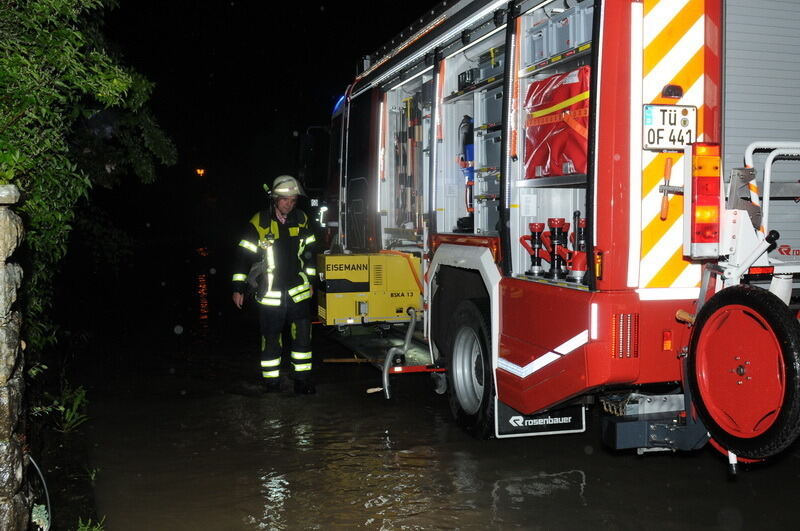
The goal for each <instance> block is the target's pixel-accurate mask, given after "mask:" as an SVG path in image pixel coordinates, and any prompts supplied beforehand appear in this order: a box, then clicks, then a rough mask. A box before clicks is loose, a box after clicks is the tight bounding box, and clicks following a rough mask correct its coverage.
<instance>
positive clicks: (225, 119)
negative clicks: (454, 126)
mask: <svg viewBox="0 0 800 531" xmlns="http://www.w3.org/2000/svg"><path fill="white" fill-rule="evenodd" d="M431 5H433V2H431V1H430V0H428V1H424V2H420V1H412V2H404V3H402V4H399V3H395V2H392V3H389V2H368V1H364V0H357V1H348V2H334V3H319V2H297V1H295V2H267V1H260V0H259V1H256V0H249V1H239V0H225V1H221V0H211V1H198V0H194V1H193V0H170V1H163V0H121V2H120V6H119V8H117V9H115V10H113V11H112V12H111V13H110V15H109V16H108V17H107V26H106V33H107V35H108V37H109V40H110V41H112V42H114V43H115V44H116V45H117V46H118V47H119V51H120V52H121V53H122V54H123V56H124V59H125V61H126V62H127V63H128V64H130V65H131V66H133V67H134V68H136V69H137V70H138V71H140V72H142V73H143V74H145V75H146V76H147V77H148V78H149V79H150V80H152V81H154V82H155V83H156V87H155V90H154V92H153V95H152V100H151V105H152V108H153V110H154V112H155V114H156V116H157V117H158V120H159V123H160V124H161V126H162V127H163V128H164V129H165V131H166V132H167V133H168V134H169V135H170V136H171V137H172V138H173V140H174V141H175V143H176V145H177V148H178V154H179V160H178V164H177V165H176V166H174V167H172V168H167V169H164V170H162V171H161V172H160V173H161V175H160V179H159V180H160V182H159V183H158V184H156V185H154V186H140V185H129V186H126V187H123V189H122V190H120V191H119V192H118V193H117V194H116V197H115V199H114V200H116V199H119V200H120V201H121V208H123V209H125V208H127V205H133V210H132V211H131V212H129V213H128V214H127V215H126V216H125V217H126V218H128V219H130V217H131V216H132V217H133V218H134V219H135V218H141V217H148V218H154V219H152V220H148V221H147V222H148V223H150V227H149V229H152V230H154V231H156V232H157V233H158V234H157V237H165V236H166V237H170V238H177V239H178V240H182V241H186V242H187V243H190V244H191V245H192V246H211V247H214V248H219V247H221V246H224V243H223V242H233V240H236V241H238V239H237V236H238V235H237V234H233V232H236V231H237V228H238V227H241V226H243V224H244V223H245V222H246V221H247V219H249V217H250V216H251V215H252V214H253V213H254V212H255V211H257V210H258V209H259V208H261V207H262V206H263V204H264V200H265V196H264V194H263V191H262V188H261V186H262V184H263V183H265V182H269V183H271V182H272V180H273V179H274V177H276V176H277V175H280V174H282V173H289V174H292V175H296V172H297V168H298V162H299V152H300V144H301V142H302V140H303V137H304V135H305V132H306V130H307V128H308V127H309V126H327V125H328V124H329V122H330V115H331V112H332V110H333V107H334V105H335V104H336V101H337V100H338V99H339V98H340V97H341V96H342V94H343V93H344V91H345V88H346V87H347V85H348V84H349V83H350V82H351V81H352V80H353V79H354V77H355V75H356V67H357V64H358V63H359V61H360V58H361V57H362V56H363V55H366V54H370V53H373V52H374V51H375V50H376V49H378V48H379V47H380V46H382V45H383V44H386V43H387V42H389V41H390V40H391V39H392V38H394V37H395V36H397V35H398V34H399V33H400V32H401V31H402V30H403V29H404V28H405V26H407V25H408V24H410V23H411V22H412V21H413V20H415V19H417V18H419V17H420V16H421V15H422V13H423V12H425V10H426V9H428V8H429V7H430V6H431ZM318 156H321V155H320V154H318ZM198 167H202V168H204V169H206V174H205V176H204V177H202V178H200V177H198V176H197V175H196V174H195V173H194V169H195V168H198ZM154 205H159V206H156V207H155V208H153V206H154ZM162 207H165V208H162ZM175 229H177V230H178V233H177V234H176V233H175V232H173V231H174V230H175ZM235 243H236V242H233V245H235Z"/></svg>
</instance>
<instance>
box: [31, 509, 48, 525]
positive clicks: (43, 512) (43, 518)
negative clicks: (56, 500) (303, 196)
mask: <svg viewBox="0 0 800 531" xmlns="http://www.w3.org/2000/svg"><path fill="white" fill-rule="evenodd" d="M31 523H33V524H34V525H35V526H36V527H38V528H39V530H40V531H45V530H47V529H50V515H49V514H48V513H47V507H45V506H44V505H41V504H37V505H34V506H33V510H32V511H31Z"/></svg>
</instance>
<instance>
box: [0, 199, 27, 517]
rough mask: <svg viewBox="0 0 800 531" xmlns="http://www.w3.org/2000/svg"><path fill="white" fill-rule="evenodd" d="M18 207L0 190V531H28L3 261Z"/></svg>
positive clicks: (15, 344)
mask: <svg viewBox="0 0 800 531" xmlns="http://www.w3.org/2000/svg"><path fill="white" fill-rule="evenodd" d="M17 201H19V191H18V190H17V187H16V186H13V185H4V186H0V529H3V530H6V529H7V530H9V531H13V530H20V531H24V530H25V529H27V528H28V515H29V509H28V500H27V497H26V496H25V494H24V491H23V489H22V476H23V474H22V471H23V459H24V458H23V453H22V448H21V445H20V442H19V440H18V439H17V437H16V431H15V430H16V428H17V421H18V420H19V418H20V415H21V413H22V412H21V407H22V391H23V386H24V382H23V365H24V364H23V361H22V349H21V348H20V341H19V326H20V322H21V318H20V315H19V312H17V311H15V310H12V305H13V304H14V301H15V300H16V299H17V289H18V288H19V286H20V283H21V282H22V268H20V267H19V265H17V264H14V263H7V262H6V260H7V259H8V257H9V256H11V253H13V252H14V249H16V248H17V246H18V245H19V242H20V240H21V239H22V232H23V228H22V220H21V219H20V217H19V216H18V215H17V214H15V213H14V212H13V211H12V210H11V209H10V208H9V206H10V205H13V204H15V203H16V202H17Z"/></svg>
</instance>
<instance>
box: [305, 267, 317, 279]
mask: <svg viewBox="0 0 800 531" xmlns="http://www.w3.org/2000/svg"><path fill="white" fill-rule="evenodd" d="M306 275H309V276H312V277H313V276H316V275H317V270H316V269H315V268H313V267H307V268H306Z"/></svg>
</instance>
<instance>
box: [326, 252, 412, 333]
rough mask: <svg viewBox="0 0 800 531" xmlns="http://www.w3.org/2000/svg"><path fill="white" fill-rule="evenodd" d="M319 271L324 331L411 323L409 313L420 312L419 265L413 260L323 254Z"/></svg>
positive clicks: (386, 255) (401, 256)
mask: <svg viewBox="0 0 800 531" xmlns="http://www.w3.org/2000/svg"><path fill="white" fill-rule="evenodd" d="M317 271H319V273H320V280H321V282H320V287H319V294H318V296H317V301H318V302H319V309H318V313H319V318H320V320H321V321H322V323H323V324H325V325H350V324H364V323H380V322H389V323H391V322H402V321H409V320H410V317H409V315H408V309H409V308H414V309H415V310H416V311H417V312H420V311H421V310H422V282H421V276H420V259H419V257H417V256H414V255H412V254H408V253H401V252H398V251H382V252H380V253H376V254H321V255H318V257H317Z"/></svg>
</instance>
